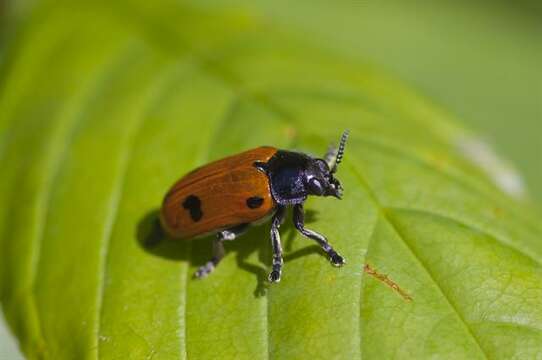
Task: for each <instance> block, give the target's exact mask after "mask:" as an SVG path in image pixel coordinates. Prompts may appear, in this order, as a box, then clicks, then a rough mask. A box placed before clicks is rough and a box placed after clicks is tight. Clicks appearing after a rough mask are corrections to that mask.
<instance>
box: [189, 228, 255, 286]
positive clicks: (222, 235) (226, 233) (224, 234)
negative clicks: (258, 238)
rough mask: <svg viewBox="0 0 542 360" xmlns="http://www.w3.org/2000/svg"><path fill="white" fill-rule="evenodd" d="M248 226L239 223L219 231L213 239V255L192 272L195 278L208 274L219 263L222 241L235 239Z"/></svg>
mask: <svg viewBox="0 0 542 360" xmlns="http://www.w3.org/2000/svg"><path fill="white" fill-rule="evenodd" d="M247 228H248V224H241V225H238V226H236V227H233V228H231V229H227V230H223V231H220V232H218V233H217V234H216V238H215V239H214V240H213V257H212V258H211V260H209V261H207V263H206V264H205V265H203V266H201V267H200V268H199V269H198V271H196V273H195V274H194V276H195V277H196V278H198V279H199V278H204V277H206V276H207V275H209V274H210V273H211V272H212V271H213V270H214V269H215V268H216V267H217V265H218V263H220V260H222V258H223V257H224V253H225V251H224V241H231V240H235V238H237V237H238V236H239V235H241V234H242V233H244V232H245V231H246V229H247Z"/></svg>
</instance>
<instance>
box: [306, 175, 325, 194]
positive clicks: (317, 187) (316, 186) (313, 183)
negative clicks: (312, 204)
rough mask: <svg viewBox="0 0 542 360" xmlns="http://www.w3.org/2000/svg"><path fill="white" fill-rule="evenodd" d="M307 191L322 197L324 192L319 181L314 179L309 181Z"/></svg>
mask: <svg viewBox="0 0 542 360" xmlns="http://www.w3.org/2000/svg"><path fill="white" fill-rule="evenodd" d="M309 189H310V192H311V193H313V194H315V195H323V194H324V192H325V190H324V187H323V186H322V183H321V182H320V180H318V179H316V178H312V179H310V180H309Z"/></svg>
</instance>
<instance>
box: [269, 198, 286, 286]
mask: <svg viewBox="0 0 542 360" xmlns="http://www.w3.org/2000/svg"><path fill="white" fill-rule="evenodd" d="M285 210H286V209H285V207H284V206H279V208H278V209H277V211H276V212H275V215H273V220H272V222H271V246H272V248H273V270H272V271H271V273H270V274H269V281H271V282H273V283H276V282H279V281H280V276H281V274H282V264H283V262H284V261H283V260H282V246H281V245H280V233H279V228H280V225H281V224H282V222H283V220H284V215H285V214H286V211H285Z"/></svg>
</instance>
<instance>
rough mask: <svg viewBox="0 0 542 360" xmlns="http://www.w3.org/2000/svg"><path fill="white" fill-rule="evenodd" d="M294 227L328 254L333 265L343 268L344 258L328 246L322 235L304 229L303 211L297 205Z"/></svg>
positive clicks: (295, 207) (300, 205)
mask: <svg viewBox="0 0 542 360" xmlns="http://www.w3.org/2000/svg"><path fill="white" fill-rule="evenodd" d="M294 225H295V227H296V229H297V230H298V231H299V232H300V233H301V234H303V235H304V236H306V237H308V238H309V239H313V240H315V241H316V242H317V243H318V244H319V245H320V246H321V247H322V249H323V250H324V251H325V252H326V254H328V256H329V260H330V261H331V263H332V264H333V265H335V266H343V265H344V264H345V263H346V261H345V260H344V258H343V257H342V256H341V255H339V254H338V253H337V252H336V251H335V250H334V249H333V247H332V246H331V245H330V244H329V242H328V241H327V239H326V237H325V236H324V235H321V234H319V233H317V232H316V231H312V230H309V229H305V213H304V211H303V204H297V205H295V206H294Z"/></svg>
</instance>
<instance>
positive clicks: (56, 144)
mask: <svg viewBox="0 0 542 360" xmlns="http://www.w3.org/2000/svg"><path fill="white" fill-rule="evenodd" d="M158 5H160V6H158ZM19 26H20V28H19V29H18V31H17V33H16V37H15V38H14V39H13V41H12V42H11V45H10V48H9V53H8V54H9V56H8V57H7V58H6V59H5V61H4V64H3V69H2V72H1V74H2V75H1V76H2V84H3V87H2V89H1V93H0V159H1V164H2V176H1V177H0V202H1V203H2V204H4V205H3V206H2V207H1V208H0V241H1V243H0V245H1V247H0V248H1V249H2V253H1V256H2V261H1V267H0V271H1V273H0V274H1V278H0V279H1V283H0V285H1V296H2V305H3V308H4V312H5V314H6V317H7V319H8V322H9V324H10V326H11V328H12V330H13V331H14V332H15V334H16V336H17V337H18V339H19V341H20V344H21V348H22V349H23V351H24V352H25V354H26V355H27V356H28V357H30V358H50V359H73V358H76V359H80V358H81V359H82V358H97V357H99V358H103V359H110V358H133V359H141V358H151V357H155V358H159V359H178V358H182V359H184V358H203V359H206V358H238V359H243V358H250V359H253V358H266V357H273V358H289V359H290V358H292V359H298V358H359V357H361V356H363V357H364V358H367V359H370V358H376V359H381V358H392V357H399V358H429V357H439V358H492V359H493V358H512V357H516V358H534V357H535V356H537V354H539V353H540V352H542V330H541V329H542V306H541V305H542V304H541V299H542V268H541V259H542V243H541V242H540V238H541V235H542V226H541V225H540V224H541V222H540V218H539V216H538V215H536V214H532V213H531V212H530V210H529V209H527V208H526V207H525V206H524V205H523V204H522V203H521V201H519V200H517V199H514V198H512V197H511V196H510V195H508V194H506V193H504V192H503V191H502V190H501V189H500V187H499V184H501V182H500V179H496V178H495V172H491V171H489V172H488V171H487V169H485V170H484V169H481V168H479V167H478V165H477V163H476V159H478V157H477V154H476V149H477V147H476V146H474V147H473V146H468V145H469V144H477V141H478V140H477V139H476V137H475V136H473V135H472V134H470V133H468V132H466V131H464V130H462V129H461V128H459V127H457V126H455V125H453V123H452V122H450V121H449V120H448V119H447V117H448V116H447V115H446V114H445V113H443V112H442V111H441V110H438V109H435V108H434V107H433V106H432V105H431V104H429V103H427V102H426V101H424V100H423V99H421V98H419V97H418V96H416V95H415V94H413V93H411V92H410V91H408V90H407V89H405V88H403V87H402V86H401V85H399V84H397V83H395V82H394V81H392V80H390V79H388V78H386V77H384V76H383V75H381V74H379V73H378V72H376V71H375V70H374V69H372V68H370V67H368V66H367V65H366V64H362V63H359V62H358V61H355V60H352V59H348V58H346V57H344V56H341V55H337V54H334V53H332V52H330V51H325V50H321V49H318V48H315V47H314V46H311V45H308V44H307V43H306V42H305V41H302V40H299V39H296V38H295V36H294V35H292V34H289V33H283V32H281V31H278V30H277V29H274V28H273V27H272V26H271V25H270V24H269V23H266V21H265V19H264V18H262V17H260V16H258V15H256V14H254V13H250V12H243V11H242V10H239V11H226V10H213V9H210V8H206V9H204V8H198V7H197V5H194V4H192V5H190V4H186V3H181V4H179V3H178V2H169V1H160V2H152V4H150V3H148V2H143V1H142V2H135V1H134V2H131V3H125V4H122V3H120V2H90V3H77V5H76V4H74V3H72V2H68V3H65V4H62V3H58V2H54V3H53V2H51V3H48V2H45V3H43V4H42V5H40V6H38V7H35V8H34V9H33V11H32V15H31V17H30V18H29V19H28V20H26V21H25V22H24V23H21V24H20V25H19ZM345 128H349V129H350V130H351V134H352V135H351V140H350V142H349V144H348V148H347V153H346V156H345V161H344V163H343V164H342V165H341V168H340V170H339V173H338V176H339V178H340V179H341V181H342V183H343V184H344V186H345V188H346V193H345V198H344V200H343V201H341V202H338V201H336V200H331V199H323V198H321V199H318V198H312V199H310V200H309V201H308V202H307V208H308V209H309V210H310V215H311V216H310V218H311V221H310V227H311V228H313V229H315V230H318V231H321V232H322V233H324V234H326V235H327V236H328V237H329V239H330V242H331V243H332V244H333V245H334V246H335V247H336V248H337V249H338V250H339V251H340V252H341V253H342V254H343V255H344V256H345V257H346V258H347V261H348V263H347V265H346V266H345V267H343V268H341V269H336V268H333V267H332V266H330V265H329V263H328V261H327V260H326V259H325V257H324V256H322V254H321V252H320V250H319V249H318V248H317V247H316V246H315V245H314V244H313V243H311V242H310V241H309V240H306V239H302V238H300V237H299V236H298V235H296V233H295V231H294V230H293V227H292V226H291V225H290V224H285V225H284V227H283V230H282V235H283V236H282V239H283V245H284V248H285V266H284V273H283V279H282V282H281V283H280V284H278V285H273V286H269V285H268V284H267V283H266V280H265V279H266V274H267V272H268V271H269V266H270V241H269V235H268V225H263V226H260V227H254V228H253V229H251V230H250V231H249V232H248V234H247V235H246V236H244V237H242V238H240V239H239V240H238V241H236V242H234V243H231V244H227V252H228V256H227V257H226V258H225V259H224V261H223V262H222V263H221V264H220V266H219V268H218V269H217V270H216V271H215V273H213V274H212V275H211V276H210V277H209V278H207V279H205V280H203V281H196V280H193V279H192V273H193V272H194V271H195V269H196V268H197V267H198V266H200V265H202V264H203V263H204V262H205V261H206V260H207V259H208V258H209V256H210V251H211V238H204V239H197V240H195V241H177V242H174V241H164V242H163V243H161V244H160V245H159V246H158V247H157V248H155V249H153V250H146V249H144V247H143V246H142V245H141V242H142V238H144V237H145V236H146V234H147V233H148V231H149V227H150V223H151V221H152V217H153V215H154V214H155V211H156V209H157V208H158V206H159V205H160V202H161V199H162V197H163V195H164V193H165V192H166V191H167V189H168V188H169V186H170V185H171V184H172V183H173V182H174V181H175V180H176V179H177V178H179V177H180V176H182V175H183V174H184V173H186V172H187V171H189V170H191V169H192V168H194V167H196V166H198V165H201V164H204V163H205V162H207V161H210V160H212V159H217V158H220V157H222V156H225V155H228V154H232V153H235V152H238V151H241V150H243V149H248V148H251V147H254V146H258V145H262V144H269V145H274V146H277V147H281V148H292V149H300V150H304V151H308V152H310V153H313V154H322V153H323V152H324V151H325V149H326V148H327V146H328V144H329V143H330V142H332V141H336V140H337V138H338V136H339V135H340V133H341V131H342V130H343V129H345ZM365 263H368V264H370V265H371V266H372V267H374V268H376V269H377V270H378V271H380V272H381V273H384V274H387V275H388V276H389V277H390V278H391V279H393V280H394V281H396V282H397V283H398V284H399V285H400V286H401V287H402V288H404V289H405V290H406V291H407V292H408V293H409V294H410V295H411V296H412V298H413V301H411V302H406V301H404V300H403V299H402V298H401V297H400V296H398V294H397V293H395V292H393V291H392V290H390V288H388V287H386V286H385V285H384V284H383V283H382V282H379V281H377V280H376V279H374V278H373V277H369V276H367V275H366V274H364V272H363V266H364V264H365Z"/></svg>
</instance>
